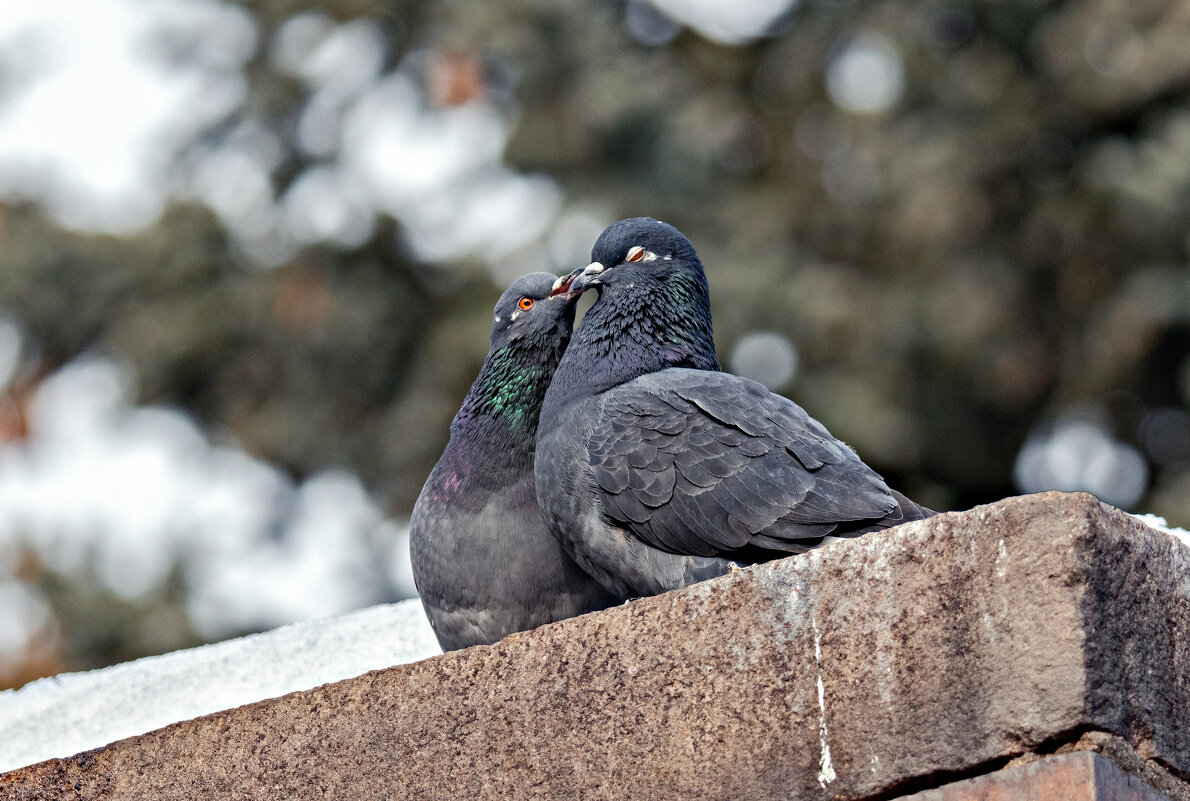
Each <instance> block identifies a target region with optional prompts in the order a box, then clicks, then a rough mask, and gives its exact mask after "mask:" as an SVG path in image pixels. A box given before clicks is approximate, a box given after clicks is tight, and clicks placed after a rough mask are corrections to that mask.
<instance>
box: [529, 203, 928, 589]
mask: <svg viewBox="0 0 1190 801" xmlns="http://www.w3.org/2000/svg"><path fill="white" fill-rule="evenodd" d="M591 259H592V263H591V264H590V265H589V266H587V267H585V268H581V269H580V270H576V271H575V272H573V273H571V275H570V276H567V277H566V278H565V279H559V282H558V284H557V286H556V287H555V293H556V295H557V296H558V297H564V298H567V299H568V300H570V301H571V302H575V300H576V299H577V297H578V296H579V295H581V294H582V293H583V292H584V291H585V290H587V289H592V288H593V289H596V290H597V291H598V293H599V296H598V298H597V299H596V301H595V303H594V305H593V306H592V307H591V308H590V310H589V311H588V312H587V314H586V315H585V316H584V317H583V320H582V322H581V323H580V325H579V326H578V329H577V331H576V332H575V334H574V338H573V341H572V342H571V343H570V346H569V348H568V349H567V351H566V353H565V355H564V356H563V357H562V361H561V363H560V364H559V366H558V369H557V372H556V373H555V374H554V378H553V381H552V382H551V384H550V387H549V390H548V391H547V392H546V395H545V401H544V403H543V406H542V410H541V420H540V426H539V429H538V434H537V455H536V465H535V472H536V477H537V497H538V501H539V503H540V505H541V509H542V512H543V513H544V514H545V517H546V521H547V523H548V524H549V526H550V529H551V530H552V531H553V532H554V535H555V536H556V537H557V538H558V540H559V542H561V543H562V545H563V547H564V548H565V549H566V551H567V552H568V553H569V554H571V555H572V556H573V557H574V559H575V561H577V562H578V564H579V565H580V566H582V568H583V569H584V570H585V571H586V572H587V573H589V574H590V575H592V576H595V577H596V578H597V579H598V580H599V581H600V582H601V583H602V584H603V585H604V586H605V587H607V588H608V590H610V591H611V592H614V593H617V594H621V595H628V596H644V595H653V594H657V593H661V592H665V591H667V590H672V589H677V588H679V587H684V586H687V585H689V584H691V583H694V582H697V581H701V580H704V579H707V578H712V577H714V576H719V575H722V574H724V573H727V572H729V571H730V570H732V569H733V568H735V567H738V566H742V565H748V564H754V563H757V562H762V561H767V560H770V559H774V558H778V557H781V556H786V555H789V554H793V553H800V552H804V551H806V550H809V549H811V548H814V547H817V546H818V545H821V544H823V543H826V542H831V541H834V540H836V539H838V538H842V537H854V536H857V535H860V534H863V533H865V532H869V531H875V530H878V529H883V528H888V527H890V526H894V525H897V524H899V523H903V522H906V521H909V520H917V519H920V518H924V517H929V516H930V515H932V514H933V512H932V511H930V510H929V509H926V508H925V507H922V506H919V505H917V504H916V503H914V502H912V501H910V500H909V499H908V498H906V497H904V496H903V495H901V494H900V493H897V492H895V491H893V490H891V489H889V488H888V486H887V485H886V484H885V483H884V480H883V479H882V478H881V477H880V476H879V475H878V474H877V473H876V472H875V471H873V470H872V469H871V468H869V467H868V466H867V465H866V464H864V463H863V462H862V461H860V459H859V457H858V456H857V455H856V454H855V452H854V451H853V450H852V449H851V448H850V447H848V446H847V445H845V444H844V443H843V442H841V441H839V440H838V439H836V438H835V437H833V436H832V435H831V434H830V433H829V432H828V431H827V430H826V428H825V427H823V425H822V424H821V423H819V422H818V421H817V420H815V419H814V418H812V417H810V416H809V415H808V414H807V413H806V412H805V411H804V410H802V408H801V407H800V406H798V405H797V404H795V403H794V402H793V401H791V400H788V399H787V398H784V397H782V396H780V395H775V394H773V393H771V392H769V391H768V389H767V388H765V387H764V386H763V385H761V384H758V383H756V382H755V381H750V380H748V379H746V378H741V377H739V376H735V375H731V374H729V373H725V372H722V371H721V370H720V366H719V360H718V358H717V357H716V355H715V342H714V337H713V335H712V331H711V310H710V295H709V290H708V287H707V280H706V276H705V274H704V273H703V268H702V263H701V262H700V261H699V259H698V255H697V254H696V253H695V251H694V248H693V247H692V246H691V244H690V241H689V240H688V239H687V238H686V237H685V236H683V235H682V234H681V233H680V232H679V231H678V230H677V229H676V228H674V227H673V226H671V225H668V224H666V223H663V222H659V221H657V220H654V219H651V218H647V217H640V218H633V219H628V220H622V221H620V222H618V223H615V224H614V225H612V226H611V227H609V228H608V229H607V230H606V231H604V232H603V234H601V235H600V237H599V239H598V240H597V241H596V243H595V247H594V249H593V250H592V253H591Z"/></svg>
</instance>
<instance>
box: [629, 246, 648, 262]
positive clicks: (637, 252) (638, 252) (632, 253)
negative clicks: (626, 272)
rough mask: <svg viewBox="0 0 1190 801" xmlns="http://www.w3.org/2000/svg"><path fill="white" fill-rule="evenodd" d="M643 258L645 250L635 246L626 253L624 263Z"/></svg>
mask: <svg viewBox="0 0 1190 801" xmlns="http://www.w3.org/2000/svg"><path fill="white" fill-rule="evenodd" d="M644 257H645V249H644V248H642V247H641V246H640V245H635V246H634V247H632V249H630V250H629V251H628V256H627V257H626V258H625V259H624V261H640V260H641V259H643V258H644Z"/></svg>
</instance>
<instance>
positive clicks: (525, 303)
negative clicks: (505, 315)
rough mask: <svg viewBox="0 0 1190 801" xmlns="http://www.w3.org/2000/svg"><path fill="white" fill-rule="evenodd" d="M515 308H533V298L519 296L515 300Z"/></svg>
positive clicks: (527, 309)
mask: <svg viewBox="0 0 1190 801" xmlns="http://www.w3.org/2000/svg"><path fill="white" fill-rule="evenodd" d="M517 308H518V309H520V310H521V311H529V309H532V308H533V298H521V299H520V300H519V301H518V302H517Z"/></svg>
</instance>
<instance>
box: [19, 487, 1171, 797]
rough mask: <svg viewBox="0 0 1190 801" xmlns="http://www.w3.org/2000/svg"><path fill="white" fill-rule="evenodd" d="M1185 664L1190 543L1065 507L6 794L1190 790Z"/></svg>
mask: <svg viewBox="0 0 1190 801" xmlns="http://www.w3.org/2000/svg"><path fill="white" fill-rule="evenodd" d="M1188 667H1190V549H1188V548H1186V547H1185V546H1184V545H1182V544H1181V543H1180V542H1178V541H1177V540H1175V539H1174V538H1173V537H1171V536H1168V535H1166V534H1164V533H1162V532H1159V531H1156V530H1153V529H1150V528H1148V527H1146V526H1144V525H1143V524H1141V523H1139V522H1137V521H1135V520H1134V519H1133V518H1131V517H1130V516H1128V515H1125V514H1123V513H1121V512H1119V511H1117V510H1114V509H1112V508H1110V507H1107V506H1104V505H1102V504H1100V503H1099V502H1098V501H1097V500H1095V499H1094V498H1093V497H1091V496H1088V495H1062V494H1058V493H1046V494H1042V495H1033V496H1026V497H1021V498H1012V499H1008V500H1005V501H1002V502H1000V503H996V504H993V505H990V506H984V507H978V508H976V509H973V510H971V511H969V512H964V513H950V514H944V515H939V516H938V517H934V518H931V519H929V520H925V521H919V522H916V523H911V524H907V525H904V526H901V527H898V528H895V529H892V530H890V531H887V532H883V533H879V534H873V535H868V536H865V537H863V538H861V539H859V540H855V541H849V542H843V543H839V544H837V545H831V546H827V547H824V548H822V549H820V550H817V551H814V552H811V553H809V554H806V555H803V556H797V557H793V558H789V559H785V560H782V561H780V562H776V563H770V564H768V565H762V566H758V567H754V568H749V569H747V570H744V571H740V572H738V573H735V574H732V575H729V576H725V577H723V578H722V579H717V580H714V581H711V582H706V583H704V584H700V585H697V586H694V587H691V588H688V589H686V590H683V591H680V592H675V593H669V594H666V595H663V596H659V597H655V598H647V599H643V600H639V601H634V602H632V603H630V604H627V605H624V606H621V607H617V608H614V609H610V610H607V611H605V612H600V613H596V614H592V615H587V616H584V617H581V618H576V619H573V620H568V621H564V622H562V623H558V624H554V625H551V626H546V627H543V628H540V629H537V630H536V631H532V632H526V633H524V634H518V635H514V636H512V637H509V638H507V639H505V640H503V641H501V642H500V643H498V644H496V645H494V646H490V647H479V648H472V649H468V650H466V651H460V652H455V653H451V654H447V655H444V656H441V657H436V658H434V659H429V660H426V661H423V662H419V663H415V664H412V665H402V666H399V667H395V668H392V669H389V670H385V671H379V672H375V673H370V674H367V675H365V676H362V677H360V678H358V679H352V680H348V681H344V682H340V683H338V684H332V685H326V686H323V687H320V688H316V689H314V690H310V691H307V692H303V693H297V694H293V695H289V696H285V697H283V698H279V699H274V700H271V701H265V702H261V703H258V704H254V705H251V706H247V707H242V708H239V709H236V710H231V711H229V712H225V713H220V714H216V715H212V716H210V717H206V718H199V719H197V720H193V721H186V722H183V723H179V724H176V725H173V726H170V727H167V728H165V729H161V730H159V731H156V732H152V733H150V734H147V735H144V736H141V737H137V738H134V739H130V740H125V741H122V742H119V743H116V744H114V745H112V746H109V747H108V748H106V749H100V750H98V751H92V752H88V753H85V754H81V755H79V756H76V757H74V758H71V759H67V760H53V761H50V762H46V763H42V764H40V765H35V766H32V767H30V768H26V769H23V770H19V771H15V772H13V773H10V774H7V775H5V776H2V777H0V798H6V799H26V798H66V797H70V798H75V797H82V798H105V799H106V798H111V799H115V798H128V799H132V798H137V799H154V798H186V799H192V798H202V797H220V798H248V797H285V798H353V799H380V798H385V799H387V798H449V799H452V800H453V799H457V798H461V797H467V798H469V797H484V798H534V797H549V798H575V799H579V798H581V799H596V798H608V799H611V798H637V799H650V798H674V797H682V798H691V799H694V798H732V799H770V798H773V799H775V798H781V799H788V798H798V799H815V798H835V799H862V798H868V797H873V796H875V797H885V798H887V797H892V796H895V795H899V794H904V793H908V792H913V791H918V790H922V789H926V788H930V787H937V786H940V785H942V784H945V783H946V782H949V781H953V780H957V779H962V778H967V777H970V776H973V775H977V774H979V773H984V772H988V771H990V770H995V769H997V768H999V767H1002V766H1004V765H1005V764H1007V763H1008V762H1009V761H1010V760H1013V759H1019V758H1021V757H1022V755H1028V754H1031V753H1035V752H1036V753H1043V754H1044V753H1052V752H1053V751H1054V750H1055V749H1058V748H1060V747H1062V746H1064V745H1068V744H1070V743H1074V742H1076V741H1079V740H1080V738H1086V737H1087V736H1088V734H1089V733H1098V732H1102V733H1105V734H1106V735H1111V736H1114V737H1115V738H1117V739H1119V740H1120V741H1121V742H1122V743H1124V744H1125V745H1126V746H1127V747H1128V748H1130V749H1132V750H1134V751H1135V752H1136V753H1137V754H1139V758H1140V759H1142V760H1143V761H1144V762H1145V764H1155V765H1158V766H1160V767H1161V769H1162V770H1163V771H1165V773H1167V774H1168V775H1169V776H1172V777H1174V779H1173V780H1174V781H1178V780H1180V779H1185V778H1186V777H1187V776H1188V775H1190V737H1188V731H1187V729H1188V726H1190V670H1188ZM1132 772H1134V773H1135V772H1137V771H1135V770H1133V771H1132ZM1167 794H1168V793H1167Z"/></svg>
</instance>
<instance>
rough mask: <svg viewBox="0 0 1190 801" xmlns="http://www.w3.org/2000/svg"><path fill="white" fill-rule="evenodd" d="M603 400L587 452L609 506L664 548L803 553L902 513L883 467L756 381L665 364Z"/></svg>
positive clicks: (607, 511)
mask: <svg viewBox="0 0 1190 801" xmlns="http://www.w3.org/2000/svg"><path fill="white" fill-rule="evenodd" d="M599 409H600V411H599V412H598V414H597V417H596V419H595V420H594V421H593V423H594V425H593V427H592V429H591V434H590V435H589V437H588V440H587V455H588V457H589V459H590V464H591V468H592V470H593V473H594V478H595V481H596V483H597V484H598V491H599V494H600V500H601V505H602V509H603V513H604V515H606V516H607V517H608V518H609V519H611V520H612V521H615V522H617V523H619V524H620V525H622V526H624V527H625V528H627V529H628V530H629V531H631V532H632V533H633V534H635V535H636V536H637V537H639V538H640V539H642V540H644V541H645V542H647V543H649V544H650V545H653V546H655V547H657V548H660V549H662V550H665V551H670V552H672V553H681V554H693V555H697V556H715V555H722V554H725V553H728V552H731V551H737V550H739V549H743V548H747V547H749V546H751V547H759V548H764V549H769V550H780V551H791V552H798V551H803V550H806V549H807V548H811V547H814V546H815V545H818V544H819V543H820V542H821V541H822V538H823V537H825V536H827V535H832V534H833V535H846V534H848V533H855V532H856V530H857V529H858V528H860V527H861V526H862V524H863V523H864V522H865V521H872V522H878V521H883V520H885V519H886V518H888V522H887V523H885V524H888V525H891V524H892V523H894V522H899V518H900V512H899V508H898V506H897V503H896V501H895V500H894V498H893V496H892V494H891V491H890V490H889V489H888V487H887V486H886V485H885V483H884V480H883V479H882V478H881V477H880V476H879V475H877V474H876V473H875V472H874V471H872V470H871V468H869V467H868V466H867V465H865V464H864V463H863V462H861V461H860V460H859V457H857V456H856V455H855V453H854V451H852V450H851V449H850V448H849V447H847V446H846V445H845V444H843V443H842V442H840V441H839V440H837V439H835V438H834V437H833V436H831V434H830V433H829V432H828V431H827V430H826V429H825V428H824V427H823V426H822V424H821V423H819V422H818V421H816V420H814V419H813V418H812V417H810V416H809V415H808V414H806V412H805V411H803V410H802V408H801V407H799V406H798V405H797V404H795V403H793V402H792V401H790V400H788V399H786V398H783V397H781V396H779V395H774V394H772V393H771V392H769V391H768V390H767V389H765V388H764V387H763V386H762V385H760V384H757V383H756V382H754V381H749V380H747V379H744V378H740V377H738V376H733V375H730V374H728V373H718V372H710V371H705V370H685V369H670V370H664V371H661V372H659V373H652V374H649V375H646V376H642V377H641V378H638V379H636V380H634V381H630V382H628V383H626V384H623V385H621V386H619V387H617V388H615V389H613V390H610V391H609V392H607V393H605V395H604V396H603V402H602V404H600V407H599ZM893 518H896V519H893ZM878 524H879V523H878Z"/></svg>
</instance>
